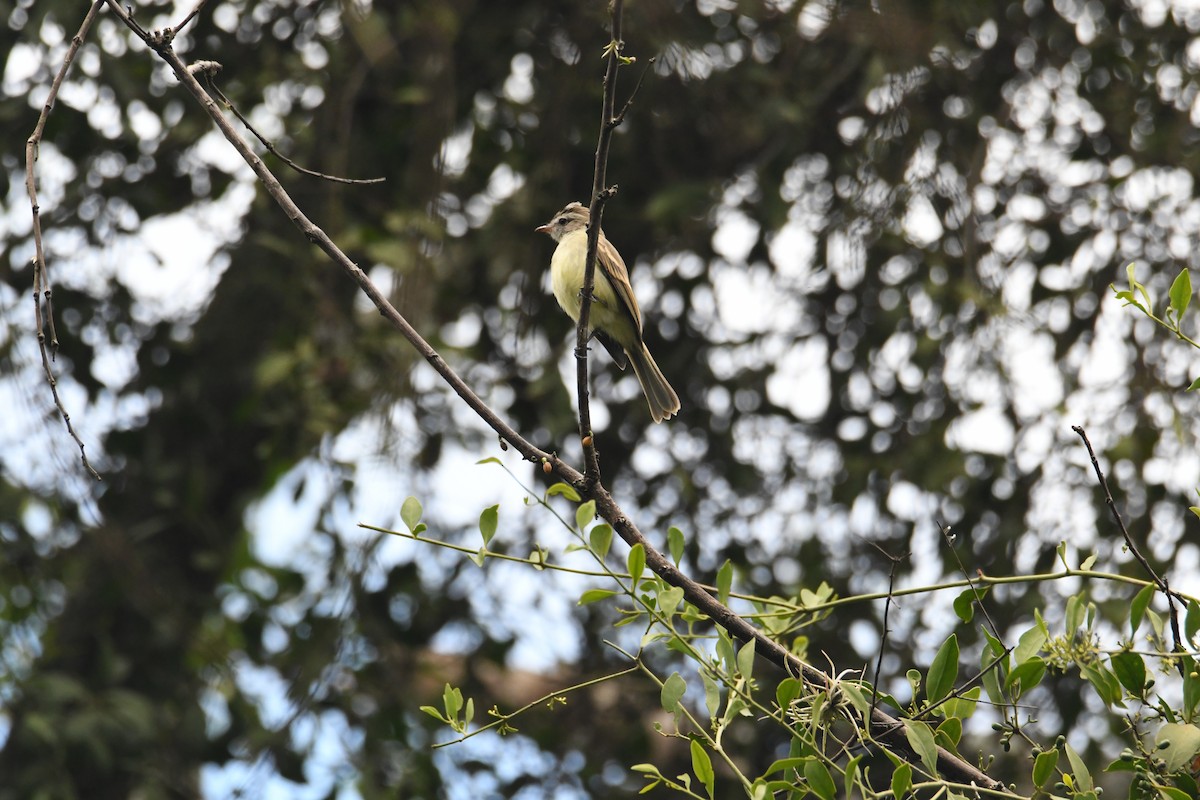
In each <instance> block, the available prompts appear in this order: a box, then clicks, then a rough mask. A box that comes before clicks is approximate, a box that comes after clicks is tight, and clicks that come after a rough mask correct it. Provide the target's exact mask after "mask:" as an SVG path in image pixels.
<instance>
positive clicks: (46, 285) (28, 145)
mask: <svg viewBox="0 0 1200 800" xmlns="http://www.w3.org/2000/svg"><path fill="white" fill-rule="evenodd" d="M103 4H104V0H96V2H94V3H92V7H91V8H90V9H88V13H87V15H86V16H85V17H84V18H83V23H82V24H80V26H79V32H78V33H76V34H75V36H74V38H72V39H71V46H70V47H69V48H68V49H67V54H66V56H65V57H64V58H63V63H62V66H61V67H59V70H58V74H57V75H55V76H54V82H53V83H51V84H50V92H49V94H47V95H46V102H45V104H43V105H42V113H41V114H40V115H39V116H38V121H37V124H36V125H35V126H34V128H33V133H31V134H30V135H29V138H28V139H27V140H26V141H25V191H26V193H27V194H28V195H29V207H30V209H31V211H32V214H33V250H34V256H33V319H34V325H35V329H36V331H37V341H38V351H39V352H40V353H41V356H42V371H43V372H44V373H45V375H46V383H48V384H49V385H50V394H51V396H53V398H54V407H55V408H57V409H58V413H59V415H60V416H61V417H62V419H63V423H64V424H65V425H66V426H67V433H69V434H70V435H71V438H72V439H74V440H75V444H76V446H77V447H79V457H80V459H82V461H83V468H84V469H85V470H87V472H88V474H89V475H91V476H92V477H93V478H95V479H96V480H100V473H99V472H97V471H96V470H95V468H94V467H93V466H92V464H91V462H90V461H88V457H87V451H86V448H85V445H84V443H83V439H82V438H80V436H79V434H78V433H77V432H76V431H75V426H74V425H72V424H71V415H70V414H68V413H67V409H66V407H65V406H64V405H63V401H62V397H61V396H60V395H59V393H58V379H57V378H56V377H55V376H54V367H53V366H52V365H51V362H52V361H54V360H55V357H56V356H57V354H58V333H57V331H55V329H54V303H53V300H52V296H53V289H52V288H51V286H50V271H49V269H48V267H47V265H46V250H45V247H44V246H43V244H42V216H41V208H40V206H39V205H38V197H37V174H36V172H35V168H34V165H35V164H36V163H37V159H38V148H39V147H40V145H41V142H42V134H43V133H44V132H45V130H46V121H47V120H49V119H50V111H51V110H52V109H53V108H54V101H55V99H56V98H57V97H58V90H59V89H60V88H61V87H62V83H63V81H64V80H65V79H66V77H67V73H68V72H69V71H70V69H71V64H72V63H74V61H75V54H76V53H78V52H79V48H80V46H81V45H82V44H83V40H84V38H85V37H86V36H87V33H88V30H89V29H90V28H91V27H92V21H93V20H95V19H96V14H98V13H99V12H100V6H101V5H103ZM43 302H44V303H45V309H44V311H43ZM47 330H48V331H49V346H47V341H46V332H47Z"/></svg>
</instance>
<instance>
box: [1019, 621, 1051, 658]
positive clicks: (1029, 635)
mask: <svg viewBox="0 0 1200 800" xmlns="http://www.w3.org/2000/svg"><path fill="white" fill-rule="evenodd" d="M1047 638H1048V637H1047V636H1046V631H1045V629H1043V628H1042V626H1041V625H1034V626H1033V627H1032V628H1030V629H1029V630H1027V631H1025V632H1024V633H1023V634H1021V638H1020V639H1019V640H1018V641H1017V646H1016V648H1015V649H1014V650H1013V653H1012V657H1013V663H1014V664H1017V665H1020V664H1023V663H1025V662H1026V661H1028V660H1029V659H1031V658H1033V657H1034V656H1035V655H1037V654H1038V653H1039V652H1041V650H1042V647H1043V646H1044V645H1045V644H1046V639H1047Z"/></svg>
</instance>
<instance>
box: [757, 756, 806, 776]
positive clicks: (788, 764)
mask: <svg viewBox="0 0 1200 800" xmlns="http://www.w3.org/2000/svg"><path fill="white" fill-rule="evenodd" d="M810 760H811V757H810V756H805V757H803V758H801V757H799V756H792V757H789V758H781V759H778V760H777V761H772V762H771V766H769V767H767V771H766V772H764V773H763V775H774V774H775V773H776V772H784V771H786V772H788V773H792V772H795V771H796V770H798V769H803V768H804V765H805V764H806V763H807V762H809V761H810Z"/></svg>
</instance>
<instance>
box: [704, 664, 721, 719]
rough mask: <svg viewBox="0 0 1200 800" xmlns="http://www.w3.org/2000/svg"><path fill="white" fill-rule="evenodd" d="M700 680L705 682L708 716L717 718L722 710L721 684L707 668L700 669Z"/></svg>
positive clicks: (705, 701) (705, 705)
mask: <svg viewBox="0 0 1200 800" xmlns="http://www.w3.org/2000/svg"><path fill="white" fill-rule="evenodd" d="M700 680H701V681H702V682H703V683H704V707H705V708H707V709H708V718H709V719H716V718H717V714H718V713H720V711H721V684H719V683H717V679H716V678H715V677H713V674H712V673H711V672H709V671H708V670H707V669H702V670H700Z"/></svg>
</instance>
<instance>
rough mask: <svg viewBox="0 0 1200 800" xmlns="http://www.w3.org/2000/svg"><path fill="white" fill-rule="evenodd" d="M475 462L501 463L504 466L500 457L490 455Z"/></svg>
mask: <svg viewBox="0 0 1200 800" xmlns="http://www.w3.org/2000/svg"><path fill="white" fill-rule="evenodd" d="M475 464H476V465H477V466H478V465H479V464H499V465H500V466H504V462H503V461H501V460H500V459H498V458H496V457H495V456H488V457H487V458H481V459H479V460H478V461H476V462H475Z"/></svg>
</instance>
